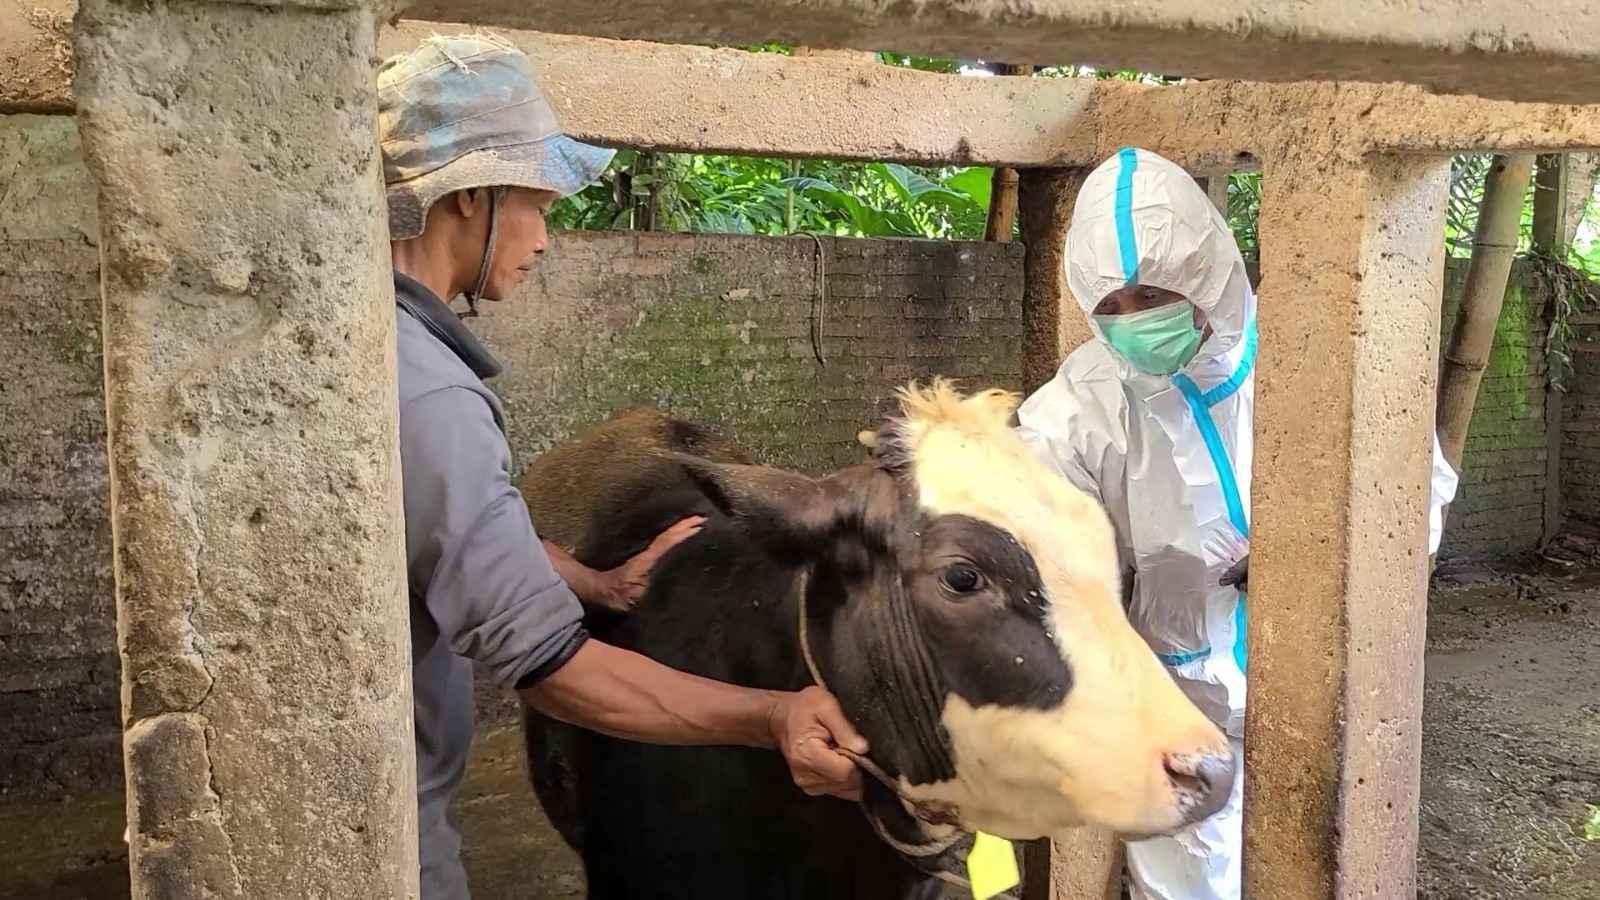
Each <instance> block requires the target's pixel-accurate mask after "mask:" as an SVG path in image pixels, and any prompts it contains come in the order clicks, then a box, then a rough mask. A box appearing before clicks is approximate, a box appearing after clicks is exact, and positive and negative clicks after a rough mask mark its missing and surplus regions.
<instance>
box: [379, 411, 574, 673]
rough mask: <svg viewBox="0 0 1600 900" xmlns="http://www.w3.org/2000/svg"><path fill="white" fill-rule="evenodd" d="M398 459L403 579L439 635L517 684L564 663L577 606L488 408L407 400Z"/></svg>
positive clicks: (571, 645) (570, 650)
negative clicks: (513, 471) (513, 476)
mask: <svg viewBox="0 0 1600 900" xmlns="http://www.w3.org/2000/svg"><path fill="white" fill-rule="evenodd" d="M400 466H401V477H402V480H403V482H404V486H405V487H404V495H405V522H406V560H407V570H408V571H407V575H408V580H409V584H410V588H411V593H412V596H413V597H414V598H422V601H423V604H422V605H423V606H425V607H426V611H427V614H428V615H429V616H431V617H432V618H433V621H434V624H435V626H436V627H437V629H438V633H439V639H440V640H445V641H448V642H449V645H450V648H451V649H452V650H453V651H455V652H456V653H457V654H459V655H461V656H465V657H467V658H469V659H472V660H476V661H477V662H480V663H482V664H484V665H485V666H487V667H488V668H489V669H490V671H491V672H492V673H493V674H494V676H495V678H496V680H498V681H500V682H501V683H503V684H514V685H516V686H517V687H519V688H520V687H528V686H529V685H531V684H533V683H535V682H537V681H538V680H539V679H540V678H542V677H544V676H545V675H548V674H549V673H551V672H554V671H555V670H556V669H558V668H560V667H561V666H562V665H563V664H565V663H566V662H567V660H569V659H571V658H572V656H573V654H575V653H577V651H578V648H579V647H580V646H581V645H582V644H583V642H584V640H585V639H586V638H587V634H586V632H585V631H584V629H583V624H582V619H583V608H582V607H581V606H580V605H579V603H578V598H577V597H576V596H575V595H574V594H573V593H572V590H571V589H570V588H569V587H568V586H567V584H566V582H565V581H563V580H562V579H561V577H560V576H559V575H557V574H556V571H555V567H554V566H553V565H552V564H551V562H550V558H549V557H548V556H546V555H545V551H544V547H543V545H542V544H541V543H540V542H539V537H538V535H537V534H535V533H534V530H533V522H532V521H531V520H530V519H529V518H528V508H527V506H526V505H525V504H524V503H523V500H522V495H521V494H520V493H519V492H518V491H517V489H516V487H515V486H514V485H512V483H511V451H510V448H509V447H508V446H507V445H506V440H505V436H504V435H503V434H502V433H501V431H500V429H499V427H498V426H497V425H496V424H495V420H494V414H493V412H492V411H491V410H490V408H489V404H488V403H487V402H486V401H485V400H484V399H483V398H482V397H480V396H478V395H477V394H475V393H473V392H472V391H470V390H468V389H466V388H461V387H449V388H443V389H440V390H437V391H434V392H432V393H429V394H425V395H423V396H421V397H418V398H416V399H414V400H412V401H411V402H410V403H409V404H407V408H406V409H405V410H404V414H403V415H401V417H400ZM412 614H413V615H416V614H417V609H416V603H415V600H414V601H413V613H412Z"/></svg>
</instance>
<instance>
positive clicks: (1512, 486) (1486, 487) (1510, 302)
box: [1440, 260, 1548, 558]
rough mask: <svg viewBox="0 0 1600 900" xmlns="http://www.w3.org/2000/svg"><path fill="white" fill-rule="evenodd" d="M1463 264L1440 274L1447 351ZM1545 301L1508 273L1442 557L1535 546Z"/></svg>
mask: <svg viewBox="0 0 1600 900" xmlns="http://www.w3.org/2000/svg"><path fill="white" fill-rule="evenodd" d="M1466 273H1467V267H1466V261H1465V260H1450V262H1449V265H1448V266H1447V267H1446V269H1445V295H1444V313H1443V316H1442V319H1443V323H1442V324H1443V333H1444V336H1445V342H1443V343H1441V346H1444V344H1445V343H1448V339H1449V335H1450V330H1451V328H1452V327H1453V326H1454V324H1455V317H1456V312H1457V310H1458V308H1459V306H1460V303H1461V291H1462V288H1463V284H1464V281H1465V279H1466ZM1546 302H1547V297H1546V293H1545V292H1544V291H1543V290H1542V289H1541V288H1540V287H1539V286H1538V282H1537V280H1536V279H1534V278H1532V277H1530V274H1529V273H1528V271H1527V270H1526V269H1525V268H1524V267H1523V266H1521V265H1520V264H1519V265H1518V266H1517V267H1516V268H1515V269H1513V271H1512V278H1511V282H1510V284H1509V286H1508V287H1507V290H1506V299H1505V305H1504V307H1502V310H1501V313H1500V321H1499V324H1498V325H1497V327H1496V329H1495V336H1494V349H1493V351H1492V352H1491V354H1490V357H1489V368H1488V370H1487V371H1486V372H1484V373H1483V381H1482V383H1481V385H1480V386H1479V388H1478V402H1477V406H1476V407H1475V408H1474V410H1473V414H1472V426H1471V428H1470V429H1469V430H1468V432H1467V446H1466V450H1465V452H1464V454H1463V460H1462V461H1463V470H1464V471H1463V472H1462V473H1461V486H1460V489H1459V490H1458V492H1457V495H1456V501H1455V503H1454V504H1453V505H1452V507H1451V510H1450V520H1449V522H1448V523H1447V525H1446V527H1445V535H1444V542H1443V545H1442V546H1441V547H1440V555H1441V556H1442V557H1445V558H1450V557H1461V556H1484V557H1500V556H1508V555H1511V554H1514V553H1518V552H1521V551H1525V550H1531V549H1533V548H1534V547H1535V546H1537V545H1538V543H1539V539H1540V537H1541V534H1542V532H1543V526H1544V499H1545V490H1546V487H1547V486H1546V483H1545V482H1546V480H1547V479H1546V475H1545V468H1546V460H1547V459H1548V451H1547V448H1546V440H1545V354H1544V343H1545V329H1546V328H1547V327H1548V322H1547V321H1546V319H1545V307H1546Z"/></svg>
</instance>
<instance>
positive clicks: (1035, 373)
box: [1017, 168, 1090, 391]
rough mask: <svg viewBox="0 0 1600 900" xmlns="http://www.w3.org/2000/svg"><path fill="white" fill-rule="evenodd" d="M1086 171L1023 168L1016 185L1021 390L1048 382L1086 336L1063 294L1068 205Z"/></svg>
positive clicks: (1078, 316)
mask: <svg viewBox="0 0 1600 900" xmlns="http://www.w3.org/2000/svg"><path fill="white" fill-rule="evenodd" d="M1088 174H1089V170H1088V169H1081V168H1074V169H1024V170H1022V172H1021V177H1020V181H1019V183H1018V185H1017V206H1018V212H1019V214H1020V215H1021V217H1022V242H1023V244H1024V245H1025V246H1026V247H1027V248H1028V255H1027V257H1026V259H1025V260H1024V262H1023V295H1022V328H1023V347H1022V385H1023V389H1024V390H1026V391H1033V390H1036V389H1037V388H1039V386H1041V385H1043V384H1044V383H1045V382H1047V381H1049V380H1050V379H1051V378H1053V377H1054V376H1055V374H1056V369H1057V368H1059V367H1060V366H1061V360H1063V359H1065V358H1066V355H1067V354H1068V353H1070V352H1071V351H1072V349H1073V348H1074V347H1076V346H1078V345H1079V344H1081V343H1083V342H1084V341H1086V340H1088V339H1089V337H1090V333H1089V324H1088V323H1087V322H1085V321H1084V318H1083V316H1082V315H1081V314H1080V313H1079V311H1078V303H1077V301H1076V300H1074V299H1072V294H1071V292H1070V291H1068V290H1067V270H1066V268H1065V267H1064V263H1065V261H1066V256H1065V249H1066V247H1065V242H1066V239H1067V226H1068V225H1069V224H1071V222H1072V205H1073V204H1074V203H1076V202H1077V200H1078V189H1079V188H1081V187H1083V179H1084V178H1086V177H1087V176H1088Z"/></svg>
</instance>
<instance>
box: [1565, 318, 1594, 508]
mask: <svg viewBox="0 0 1600 900" xmlns="http://www.w3.org/2000/svg"><path fill="white" fill-rule="evenodd" d="M1573 325H1574V331H1575V332H1576V334H1575V335H1574V337H1575V340H1574V342H1573V347H1572V350H1573V353H1572V366H1573V371H1572V377H1571V378H1570V379H1568V385H1569V390H1568V393H1567V396H1566V398H1565V400H1564V402H1563V405H1562V413H1563V431H1564V434H1563V436H1562V445H1561V452H1562V458H1561V482H1562V484H1561V491H1562V494H1561V499H1562V502H1563V504H1564V506H1563V512H1564V514H1565V516H1566V520H1567V521H1568V522H1569V523H1570V524H1572V525H1576V526H1581V527H1584V528H1586V529H1597V528H1600V313H1589V314H1587V315H1585V316H1583V317H1582V318H1579V319H1576V320H1575V321H1574V322H1573Z"/></svg>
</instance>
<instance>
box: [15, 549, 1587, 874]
mask: <svg viewBox="0 0 1600 900" xmlns="http://www.w3.org/2000/svg"><path fill="white" fill-rule="evenodd" d="M1570 546H1576V545H1570ZM1578 549H1579V550H1583V551H1585V553H1583V554H1577V553H1569V554H1568V555H1569V556H1574V557H1576V556H1578V555H1583V556H1585V561H1584V562H1582V563H1573V564H1571V565H1569V566H1562V565H1560V564H1558V563H1552V562H1549V561H1545V562H1544V563H1542V564H1541V565H1540V566H1539V567H1538V568H1537V569H1533V570H1530V571H1524V572H1521V573H1516V574H1508V573H1504V572H1496V571H1493V570H1490V569H1486V568H1482V567H1478V568H1468V569H1460V568H1457V569H1456V570H1455V571H1453V572H1452V571H1446V572H1442V573H1441V575H1440V577H1439V578H1438V579H1436V584H1435V587H1434V590H1433V593H1432V597H1431V601H1430V611H1429V616H1428V660H1427V688H1426V700H1425V704H1424V711H1423V717H1424V728H1423V784H1422V797H1423V801H1422V819H1421V837H1422V850H1421V854H1420V861H1419V862H1420V865H1419V870H1420V871H1419V897H1421V898H1422V900H1458V898H1480V897H1481V898H1489V897H1493V898H1513V897H1527V898H1533V897H1538V898H1549V900H1579V898H1584V900H1593V898H1594V897H1596V896H1600V887H1597V885H1600V842H1588V841H1585V840H1584V839H1583V836H1582V822H1583V819H1584V816H1585V812H1586V808H1587V806H1588V804H1600V685H1597V683H1596V682H1597V679H1600V558H1597V557H1596V555H1595V554H1594V553H1593V552H1588V551H1592V550H1593V549H1594V548H1592V547H1591V548H1582V547H1579V548H1578ZM486 718H487V719H488V720H489V721H490V722H491V723H492V724H491V726H490V728H489V730H488V733H487V736H486V737H485V738H484V739H482V740H480V741H478V743H477V745H476V747H475V750H474V753H473V757H472V762H471V764H470V766H469V771H468V775H467V782H466V785H465V788H464V790H463V792H462V798H461V806H460V816H461V822H462V826H463V830H464V831H465V833H466V845H467V848H468V851H467V867H468V870H469V872H470V874H471V878H472V881H473V886H474V890H475V895H476V896H477V897H478V898H479V900H494V898H511V897H516V898H533V900H565V898H576V897H581V896H582V893H583V876H582V873H581V871H580V869H579V867H578V865H577V860H576V858H575V857H574V856H573V854H572V852H571V851H570V850H568V849H567V847H566V845H565V844H564V843H562V841H561V839H560V838H559V837H557V836H556V834H555V832H554V831H552V830H551V829H550V828H549V826H548V825H547V824H546V823H545V822H544V819H543V817H542V815H541V813H540V812H539V810H538V808H537V806H536V804H535V801H534V800H533V796H532V793H531V791H530V790H529V788H528V787H527V779H526V776H525V775H524V773H523V762H522V744H521V733H520V732H519V731H518V729H517V728H516V727H515V725H514V724H513V723H512V722H511V720H509V719H508V718H507V717H505V716H504V715H503V713H502V714H499V715H496V714H490V715H488V716H486ZM121 810H122V796H121V795H120V794H116V793H112V794H102V795H94V796H88V797H78V798H74V799H72V800H65V801H63V800H50V801H37V800H14V799H4V798H0V834H6V835H11V836H12V837H11V838H9V839H7V840H6V841H5V842H4V845H3V846H0V898H6V897H29V898H36V900H80V898H81V900H123V898H126V897H127V896H128V879H127V869H126V855H125V853H124V851H123V846H122V841H121V831H122V822H121V815H120V814H121ZM18 836H22V837H21V838H20V839H19V837H18Z"/></svg>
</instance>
